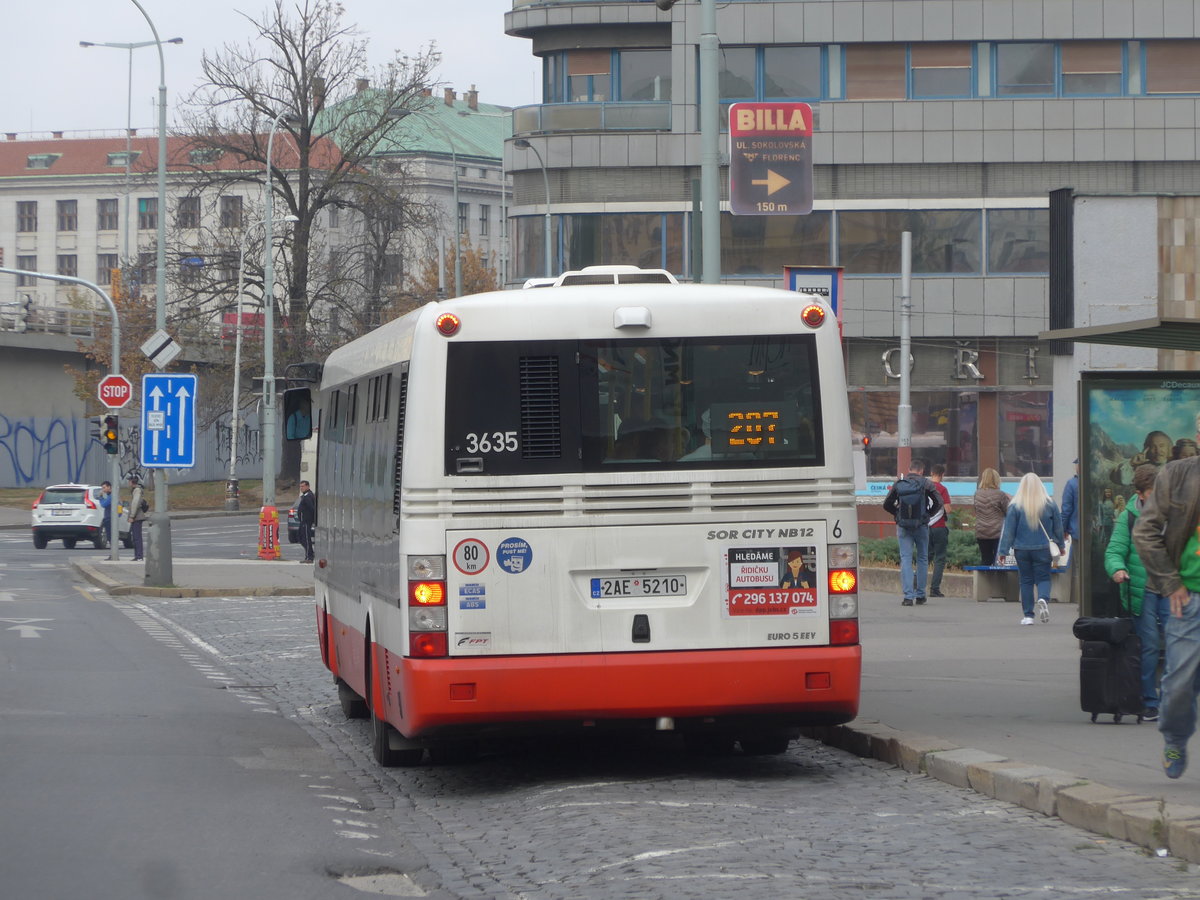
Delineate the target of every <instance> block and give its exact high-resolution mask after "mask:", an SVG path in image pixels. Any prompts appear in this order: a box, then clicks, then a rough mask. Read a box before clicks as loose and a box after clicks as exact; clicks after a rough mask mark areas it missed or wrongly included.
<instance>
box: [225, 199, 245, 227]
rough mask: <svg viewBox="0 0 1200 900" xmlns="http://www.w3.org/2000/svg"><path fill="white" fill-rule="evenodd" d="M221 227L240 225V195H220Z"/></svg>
mask: <svg viewBox="0 0 1200 900" xmlns="http://www.w3.org/2000/svg"><path fill="white" fill-rule="evenodd" d="M221 227H222V228H241V227H242V198H241V197H237V196H234V197H222V198H221Z"/></svg>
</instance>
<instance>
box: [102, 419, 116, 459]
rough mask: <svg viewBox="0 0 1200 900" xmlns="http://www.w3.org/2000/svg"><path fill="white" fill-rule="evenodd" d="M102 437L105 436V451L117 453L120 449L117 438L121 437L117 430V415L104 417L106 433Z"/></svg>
mask: <svg viewBox="0 0 1200 900" xmlns="http://www.w3.org/2000/svg"><path fill="white" fill-rule="evenodd" d="M102 437H103V438H104V452H105V453H116V452H117V451H118V450H119V449H120V448H119V447H118V446H117V439H118V437H119V433H118V431H117V417H116V416H105V417H104V433H103V435H102Z"/></svg>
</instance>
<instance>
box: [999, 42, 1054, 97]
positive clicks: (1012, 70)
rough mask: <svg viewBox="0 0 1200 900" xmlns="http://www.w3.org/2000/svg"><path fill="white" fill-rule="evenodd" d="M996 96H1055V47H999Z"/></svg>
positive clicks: (1033, 45)
mask: <svg viewBox="0 0 1200 900" xmlns="http://www.w3.org/2000/svg"><path fill="white" fill-rule="evenodd" d="M995 56H996V96H998V97H1023V96H1042V97H1046V96H1052V95H1053V94H1054V44H1045V43H1039V44H997V45H996V47H995Z"/></svg>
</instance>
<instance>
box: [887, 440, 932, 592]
mask: <svg viewBox="0 0 1200 900" xmlns="http://www.w3.org/2000/svg"><path fill="white" fill-rule="evenodd" d="M941 508H942V498H941V496H940V495H939V494H938V492H937V490H936V489H935V488H934V486H933V482H932V481H930V480H929V479H928V478H926V477H925V461H924V460H922V459H914V460H913V461H912V463H911V464H910V465H909V467H908V474H907V475H905V476H904V477H903V478H901V479H899V480H898V481H897V482H896V483H895V484H893V485H892V487H891V490H889V491H888V494H887V497H885V498H884V500H883V511H884V512H886V513H887V514H888V515H890V516H894V517H895V519H896V539H897V540H898V541H899V543H900V584H901V586H902V588H903V590H904V599H903V600H902V601H901V605H903V606H912V605H913V604H914V603H915V604H916V605H917V606H922V605H924V603H925V581H926V579H927V578H928V577H929V520H930V519H931V518H932V517H933V516H934V515H935V514H937V513H938V512H939V511H940V510H941Z"/></svg>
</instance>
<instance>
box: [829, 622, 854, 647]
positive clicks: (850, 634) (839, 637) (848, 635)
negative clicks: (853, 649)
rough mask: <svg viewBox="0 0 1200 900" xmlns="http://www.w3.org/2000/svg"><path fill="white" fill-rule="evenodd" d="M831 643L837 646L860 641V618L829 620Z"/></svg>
mask: <svg viewBox="0 0 1200 900" xmlns="http://www.w3.org/2000/svg"><path fill="white" fill-rule="evenodd" d="M829 643H830V644H832V645H833V646H837V647H847V646H852V645H854V644H857V643H858V619H831V620H830V622H829Z"/></svg>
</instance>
